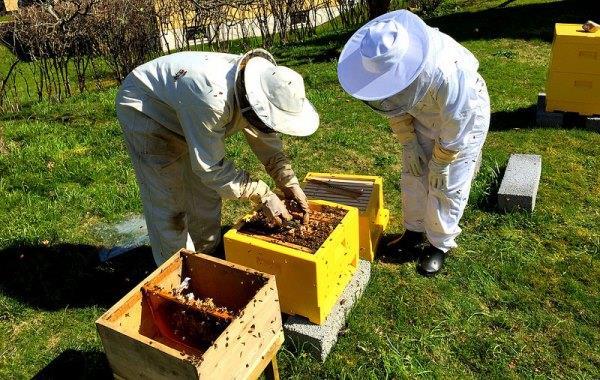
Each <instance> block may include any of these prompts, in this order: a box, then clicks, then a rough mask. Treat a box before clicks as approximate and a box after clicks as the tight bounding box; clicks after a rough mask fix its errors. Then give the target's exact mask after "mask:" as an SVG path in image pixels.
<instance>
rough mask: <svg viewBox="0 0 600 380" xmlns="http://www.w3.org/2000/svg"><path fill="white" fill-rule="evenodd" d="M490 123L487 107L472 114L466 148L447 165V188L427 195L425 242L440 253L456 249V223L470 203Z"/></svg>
mask: <svg viewBox="0 0 600 380" xmlns="http://www.w3.org/2000/svg"><path fill="white" fill-rule="evenodd" d="M489 121H490V119H489V108H488V110H487V111H486V110H482V111H481V112H479V113H477V114H474V115H473V117H472V122H473V131H472V134H471V135H470V137H469V138H470V142H469V145H468V147H467V148H466V149H465V150H463V151H461V152H460V153H459V155H458V157H457V158H456V160H455V161H454V162H452V163H451V164H450V167H449V177H448V184H447V186H446V189H444V190H441V191H435V190H430V192H429V196H428V198H427V213H426V216H425V230H426V233H427V239H428V240H429V242H430V243H431V244H432V245H433V246H434V247H436V248H438V249H440V250H441V251H443V252H447V251H448V250H450V249H452V248H455V247H456V242H455V239H456V237H457V236H458V235H459V234H460V232H461V229H460V227H459V226H458V223H459V221H460V219H461V218H462V215H463V212H464V210H465V207H466V206H467V202H468V200H469V193H470V191H471V183H472V181H473V176H474V174H475V168H476V166H477V158H478V156H479V154H480V152H481V149H482V147H483V143H484V142H485V138H486V136H487V130H488V126H489Z"/></svg>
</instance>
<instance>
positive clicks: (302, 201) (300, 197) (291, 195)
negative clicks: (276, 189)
mask: <svg viewBox="0 0 600 380" xmlns="http://www.w3.org/2000/svg"><path fill="white" fill-rule="evenodd" d="M281 191H283V194H285V197H286V198H287V199H293V200H295V201H296V202H297V203H298V206H300V211H302V224H308V222H309V218H310V217H309V211H310V208H309V207H308V199H307V198H306V194H304V191H302V188H301V187H300V185H299V184H297V183H295V184H292V185H290V186H288V187H284V188H283V189H281Z"/></svg>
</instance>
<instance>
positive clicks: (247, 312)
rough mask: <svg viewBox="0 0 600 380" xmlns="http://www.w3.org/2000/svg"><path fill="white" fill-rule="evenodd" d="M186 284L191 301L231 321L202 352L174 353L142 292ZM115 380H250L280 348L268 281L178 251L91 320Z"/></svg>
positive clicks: (242, 269) (275, 307)
mask: <svg viewBox="0 0 600 380" xmlns="http://www.w3.org/2000/svg"><path fill="white" fill-rule="evenodd" d="M186 277H190V279H191V281H190V289H191V290H192V291H193V292H194V294H195V295H197V296H198V297H202V298H204V297H210V298H212V299H213V300H214V303H215V304H216V305H219V306H224V307H226V308H227V309H229V310H231V311H233V312H235V314H236V316H235V317H234V318H233V320H232V321H231V322H229V324H228V325H227V326H226V327H225V328H224V330H223V331H222V332H221V333H220V335H218V337H217V338H216V339H215V340H214V341H213V342H212V344H210V345H209V346H208V348H207V349H204V350H202V351H197V350H196V349H194V348H189V349H188V348H185V347H183V348H182V347H181V346H180V345H179V344H177V343H176V342H174V341H172V340H171V339H169V337H168V336H166V335H165V334H163V333H161V331H163V330H161V326H160V325H157V319H156V316H155V315H153V314H156V311H155V310H153V308H152V307H151V306H150V305H149V302H148V300H147V299H146V296H145V293H144V292H143V291H142V289H154V288H158V287H160V288H162V289H172V288H176V287H177V286H178V285H179V284H180V283H181V282H182V279H183V278H186ZM96 325H97V328H98V333H99V335H100V338H101V340H102V345H103V346H104V350H105V351H106V356H107V357H108V361H109V363H110V366H111V368H112V370H113V373H114V375H115V378H123V379H139V378H147V379H200V378H202V379H247V378H257V377H258V376H259V375H260V373H261V372H262V370H263V369H264V368H265V366H266V364H267V363H268V362H269V361H270V360H271V358H272V357H273V356H274V355H275V353H276V352H277V350H278V349H279V347H280V346H281V344H282V343H283V330H282V324H281V311H280V308H279V301H278V295H277V285H276V282H275V277H274V276H272V275H269V274H265V273H261V272H257V271H255V270H252V269H248V268H245V267H242V266H239V265H235V264H232V263H228V262H226V261H223V260H219V259H216V258H213V257H210V256H206V255H202V254H194V253H193V252H190V251H186V250H181V251H179V252H178V253H176V254H175V255H174V256H173V257H172V258H170V259H169V260H168V261H167V262H165V263H164V264H163V265H161V266H160V267H159V268H158V269H157V270H156V271H154V272H153V273H152V274H151V275H149V276H148V277H147V278H146V279H145V280H144V281H143V282H142V283H140V284H139V285H138V286H136V287H135V288H134V289H133V290H132V291H130V292H129V293H128V294H127V295H126V296H125V297H123V298H122V299H121V300H120V301H119V302H117V303H116V304H115V305H114V306H113V307H111V308H110V309H109V310H108V311H107V312H106V313H104V314H103V315H102V316H101V317H100V318H99V319H98V320H97V321H96Z"/></svg>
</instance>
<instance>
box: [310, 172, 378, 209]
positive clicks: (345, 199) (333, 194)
mask: <svg viewBox="0 0 600 380" xmlns="http://www.w3.org/2000/svg"><path fill="white" fill-rule="evenodd" d="M311 179H316V180H318V181H319V182H323V183H319V182H312V181H310V180H308V181H306V184H305V186H304V193H305V194H306V196H307V197H308V198H309V199H321V200H324V201H329V202H335V203H340V204H343V205H346V206H352V207H356V208H358V210H359V211H360V212H365V211H367V208H368V206H369V202H370V201H371V195H372V194H373V187H374V186H375V182H374V181H368V180H354V179H339V178H329V177H314V176H313V177H311ZM327 183H329V184H331V185H332V186H334V187H339V188H340V189H347V190H350V192H347V191H343V190H342V191H335V189H334V188H333V189H332V188H329V187H328V186H327V185H326V184H327ZM351 192H354V193H355V195H353V194H352V193H351Z"/></svg>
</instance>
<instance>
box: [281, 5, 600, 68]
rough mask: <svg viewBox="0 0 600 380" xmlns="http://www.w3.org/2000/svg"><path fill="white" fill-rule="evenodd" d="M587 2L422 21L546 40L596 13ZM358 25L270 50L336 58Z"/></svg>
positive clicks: (303, 59) (470, 32)
mask: <svg viewBox="0 0 600 380" xmlns="http://www.w3.org/2000/svg"><path fill="white" fill-rule="evenodd" d="M591 3H594V1H589V2H586V1H583V0H565V1H555V2H551V3H542V4H526V5H520V6H519V5H517V6H511V7H507V8H491V9H485V10H480V11H475V12H459V13H453V14H449V15H445V16H440V17H434V18H430V19H426V20H425V21H426V22H427V24H429V25H430V26H432V27H437V28H440V30H441V31H442V32H444V33H446V34H449V35H450V36H452V37H453V38H454V39H456V40H457V41H468V40H490V39H496V38H508V39H524V40H542V41H548V42H550V41H552V38H553V35H554V24H555V23H557V22H566V23H583V22H584V21H586V20H588V19H589V18H590V15H593V14H600V5H599V4H594V5H592V4H591ZM358 27H359V26H358V25H357V26H356V28H353V29H350V30H340V31H331V32H327V33H324V34H321V35H319V36H317V37H314V38H310V39H307V40H306V41H304V42H295V43H290V44H287V45H285V46H281V47H276V48H274V49H273V53H274V55H275V56H276V57H277V59H278V61H279V63H280V64H285V65H298V64H305V63H309V62H329V61H331V60H337V58H338V57H339V54H340V52H341V50H342V48H343V46H344V44H345V43H346V41H348V39H349V38H350V37H351V36H352V34H353V33H354V31H355V30H356V29H357V28H358Z"/></svg>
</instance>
